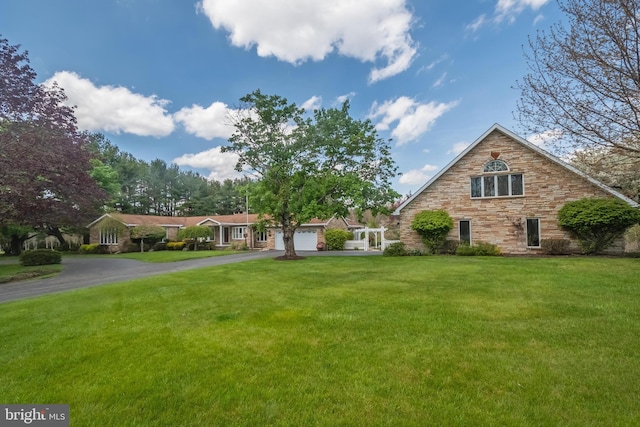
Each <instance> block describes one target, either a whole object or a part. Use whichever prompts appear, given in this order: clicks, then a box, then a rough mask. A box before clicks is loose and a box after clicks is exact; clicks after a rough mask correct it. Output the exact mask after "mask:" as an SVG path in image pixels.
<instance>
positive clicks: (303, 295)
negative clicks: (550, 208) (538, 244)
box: [0, 257, 640, 426]
mask: <svg viewBox="0 0 640 427" xmlns="http://www.w3.org/2000/svg"><path fill="white" fill-rule="evenodd" d="M639 277H640V262H638V260H637V259H614V258H586V257H580V258H538V259H526V258H484V257H474V258H465V257H399V258H387V257H385V258H382V257H344V258H343V257H309V258H307V259H304V260H301V261H296V262H276V261H275V260H272V259H264V260H258V261H250V262H246V263H241V264H230V265H223V266H218V267H210V268H206V269H200V270H193V271H187V272H180V273H174V274H171V275H166V276H155V277H152V278H149V279H145V280H136V281H132V282H128V283H121V284H115V285H106V286H101V287H95V288H89V289H83V290H78V291H73V292H68V293H62V294H55V295H49V296H45V297H41V298H37V299H31V300H24V301H17V302H11V303H5V304H1V305H0V365H1V366H2V367H3V368H2V370H1V371H0V402H2V403H24V404H26V403H67V404H69V405H70V409H71V425H82V426H112V425H117V426H134V425H139V426H143V425H144V426H147V425H158V426H160V425H162V426H180V425H269V424H276V425H332V426H333V425H576V426H584V425H607V426H609V425H637V424H638V423H640V407H639V406H638V404H637V402H638V400H639V398H640V340H638V337H639V336H640V279H638V278H639Z"/></svg>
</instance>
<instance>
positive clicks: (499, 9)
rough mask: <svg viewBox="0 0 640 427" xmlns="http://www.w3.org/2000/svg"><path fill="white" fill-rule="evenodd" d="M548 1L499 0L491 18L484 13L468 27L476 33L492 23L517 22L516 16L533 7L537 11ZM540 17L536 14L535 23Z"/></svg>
mask: <svg viewBox="0 0 640 427" xmlns="http://www.w3.org/2000/svg"><path fill="white" fill-rule="evenodd" d="M548 2H549V0H498V2H497V3H496V6H495V8H494V11H493V17H492V18H491V19H489V18H487V15H486V14H482V15H480V16H479V17H478V18H476V20H475V21H473V22H472V23H471V24H469V25H467V27H466V29H467V30H468V31H471V32H474V33H475V32H477V31H478V30H479V29H480V28H482V27H484V26H485V25H487V24H490V23H493V24H499V23H501V22H503V21H507V22H508V23H510V24H512V23H513V22H515V20H516V17H517V16H518V15H520V14H521V13H522V12H524V11H525V9H531V10H532V11H534V12H535V11H537V10H539V9H540V8H541V7H542V6H544V5H545V4H547V3H548ZM540 17H541V15H538V16H536V18H535V19H534V24H536V23H537V22H538V21H539V20H540Z"/></svg>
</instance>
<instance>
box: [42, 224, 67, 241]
mask: <svg viewBox="0 0 640 427" xmlns="http://www.w3.org/2000/svg"><path fill="white" fill-rule="evenodd" d="M46 232H47V235H49V236H53V237H55V238H56V239H58V242H60V246H62V245H64V244H65V243H67V242H66V240H64V236H63V235H62V231H60V229H59V228H58V227H56V226H53V227H47V231H46Z"/></svg>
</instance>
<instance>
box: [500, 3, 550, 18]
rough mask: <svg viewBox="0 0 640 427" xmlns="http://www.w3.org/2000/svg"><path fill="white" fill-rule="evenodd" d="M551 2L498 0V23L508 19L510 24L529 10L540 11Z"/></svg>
mask: <svg viewBox="0 0 640 427" xmlns="http://www.w3.org/2000/svg"><path fill="white" fill-rule="evenodd" d="M548 1H549V0H498V3H497V4H496V8H495V18H494V20H495V21H496V22H501V21H502V20H504V19H507V20H508V21H509V22H513V21H514V20H515V17H516V15H519V14H520V13H522V11H524V10H525V9H527V8H530V9H531V10H533V11H536V10H538V9H540V8H541V7H542V6H544V5H545V4H546V3H547V2H548Z"/></svg>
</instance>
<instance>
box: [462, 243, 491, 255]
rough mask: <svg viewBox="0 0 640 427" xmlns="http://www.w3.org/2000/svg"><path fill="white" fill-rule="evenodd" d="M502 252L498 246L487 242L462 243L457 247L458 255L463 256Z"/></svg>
mask: <svg viewBox="0 0 640 427" xmlns="http://www.w3.org/2000/svg"><path fill="white" fill-rule="evenodd" d="M500 254H501V252H500V248H499V247H498V246H496V245H494V244H493V243H487V242H478V243H475V244H474V245H469V244H468V243H461V244H460V245H459V246H458V248H457V249H456V255H461V256H476V255H477V256H498V255H500Z"/></svg>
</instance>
